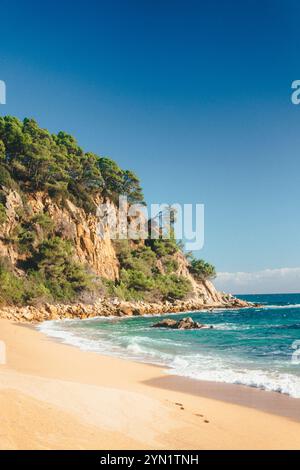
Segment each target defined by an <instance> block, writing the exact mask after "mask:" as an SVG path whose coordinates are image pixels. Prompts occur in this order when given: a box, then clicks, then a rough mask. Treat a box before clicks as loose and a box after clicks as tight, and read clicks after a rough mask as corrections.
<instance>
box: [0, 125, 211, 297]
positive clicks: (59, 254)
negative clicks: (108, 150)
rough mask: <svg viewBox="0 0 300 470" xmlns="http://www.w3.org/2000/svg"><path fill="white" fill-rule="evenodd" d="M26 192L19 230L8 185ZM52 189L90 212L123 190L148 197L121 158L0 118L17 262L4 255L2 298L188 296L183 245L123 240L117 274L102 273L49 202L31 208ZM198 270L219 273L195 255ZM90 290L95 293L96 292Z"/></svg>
mask: <svg viewBox="0 0 300 470" xmlns="http://www.w3.org/2000/svg"><path fill="white" fill-rule="evenodd" d="M12 190H13V191H15V192H16V193H17V194H18V195H19V196H20V197H21V199H22V201H23V202H22V206H20V207H18V209H17V215H16V217H15V220H14V224H13V229H12V230H11V231H9V232H8V231H7V230H5V226H6V222H7V220H8V204H7V194H8V191H12ZM37 193H41V194H46V195H48V196H49V198H50V199H51V200H52V201H55V204H57V205H58V206H59V207H66V206H67V201H71V203H73V204H74V205H75V206H76V207H78V208H82V210H83V211H84V213H85V214H86V217H87V218H88V217H89V216H90V215H93V214H95V210H96V203H95V200H96V198H97V197H102V198H108V199H109V200H110V201H112V202H113V203H114V204H116V205H117V203H118V197H119V195H126V196H127V198H128V201H129V203H135V202H139V203H144V198H143V193H142V189H141V185H140V182H139V179H138V177H137V176H136V175H135V173H134V172H132V171H129V170H123V169H121V168H120V167H119V166H118V164H117V163H116V162H114V161H113V160H111V159H109V158H107V157H100V156H98V155H96V154H94V153H90V152H84V151H83V150H82V149H81V148H80V147H79V146H78V144H77V142H76V140H75V139H74V137H72V136H71V135H69V134H67V133H65V132H59V133H58V134H50V133H49V132H48V131H47V130H44V129H41V128H40V127H39V126H38V124H37V123H36V122H35V121H34V120H32V119H24V121H23V122H22V121H20V120H19V119H17V118H15V117H10V116H6V117H0V229H1V228H3V230H0V242H1V244H2V245H3V246H5V247H6V253H10V252H11V251H13V253H17V256H14V261H13V262H12V260H11V259H8V258H7V257H4V256H2V257H1V256H0V303H12V304H20V305H22V304H26V303H34V302H45V301H50V302H51V301H72V300H75V299H78V298H80V297H81V298H84V296H87V295H88V296H90V297H91V296H93V295H98V294H99V292H101V293H103V292H105V293H106V294H109V295H114V296H118V297H120V298H122V299H125V300H131V299H134V300H149V301H150V300H153V299H155V300H171V301H172V300H176V299H185V298H186V297H187V296H188V295H189V294H190V292H191V290H192V286H191V281H190V279H188V277H187V276H182V275H179V274H178V261H177V254H178V253H179V252H180V251H181V246H180V245H179V244H178V243H177V242H176V240H175V239H174V238H173V237H171V238H170V239H168V240H164V239H161V238H159V239H156V240H150V239H149V240H146V241H145V243H141V242H136V241H125V240H123V241H117V242H115V244H114V249H115V253H116V256H117V260H118V263H119V266H118V269H119V278H118V279H115V280H108V279H100V278H99V276H97V275H96V273H95V272H93V269H91V266H90V265H89V264H88V263H86V264H84V263H82V262H81V263H80V262H79V261H78V259H76V257H75V256H74V254H75V253H74V248H75V246H74V237H73V238H72V236H69V235H68V230H65V229H64V230H62V229H61V227H59V226H58V224H57V221H56V220H55V218H53V217H51V214H49V213H48V211H47V207H42V209H41V211H40V212H38V213H37V212H34V213H33V212H32V210H31V209H30V207H29V204H28V200H29V198H30V195H34V194H37ZM190 272H191V273H192V275H193V276H194V277H195V278H197V279H200V280H203V279H208V278H211V277H213V276H214V274H215V271H214V268H213V267H212V266H211V265H209V264H208V263H205V262H202V261H199V260H193V261H192V262H191V265H190ZM90 297H89V298H90Z"/></svg>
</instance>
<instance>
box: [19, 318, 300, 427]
mask: <svg viewBox="0 0 300 470" xmlns="http://www.w3.org/2000/svg"><path fill="white" fill-rule="evenodd" d="M170 315H175V313H172V314H170ZM20 326H23V327H25V328H30V329H32V330H34V331H37V332H39V333H41V334H42V335H44V336H46V337H47V338H49V340H50V341H53V342H55V343H58V344H63V345H66V346H68V347H71V348H75V349H77V350H78V349H79V350H80V351H82V352H83V353H87V352H91V353H93V354H97V355H99V356H102V357H107V358H114V359H117V360H120V361H125V362H127V361H129V362H133V363H135V364H143V365H145V366H150V367H156V368H158V369H159V370H160V372H161V373H162V376H160V377H158V378H153V379H151V380H150V381H149V383H148V385H149V386H152V387H157V388H161V389H164V390H173V391H181V392H183V393H188V394H190V395H194V396H196V397H202V398H204V397H206V398H213V399H216V400H218V401H222V402H226V403H231V404H234V405H241V406H245V407H247V408H252V409H257V410H260V411H263V412H266V413H270V414H274V415H276V416H281V417H285V418H289V419H292V420H293V421H296V422H299V423H300V398H295V397H292V396H290V395H288V394H287V393H282V392H276V391H273V390H265V389H263V388H259V387H254V386H253V387H251V386H250V385H245V384H237V383H227V382H214V381H211V380H200V379H195V378H192V377H187V376H183V375H179V374H175V373H170V374H168V373H167V372H166V370H168V371H173V369H172V367H170V366H168V365H167V364H166V365H164V364H161V365H159V364H155V363H154V362H153V363H152V362H151V361H144V360H142V359H141V360H135V359H131V358H130V357H126V356H123V357H122V356H118V355H112V354H109V353H107V354H105V353H104V352H98V351H92V350H90V351H89V350H86V349H84V348H80V347H79V346H76V345H75V344H72V343H70V342H67V341H65V340H64V339H63V338H59V337H55V336H52V335H50V334H49V335H48V334H47V333H45V332H44V331H42V330H40V329H39V326H38V325H31V324H24V323H23V324H22V323H21V324H20Z"/></svg>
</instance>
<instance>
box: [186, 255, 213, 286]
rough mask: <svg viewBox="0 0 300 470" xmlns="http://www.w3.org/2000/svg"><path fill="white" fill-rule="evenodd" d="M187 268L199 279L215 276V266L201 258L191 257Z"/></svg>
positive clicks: (203, 279)
mask: <svg viewBox="0 0 300 470" xmlns="http://www.w3.org/2000/svg"><path fill="white" fill-rule="evenodd" d="M189 269H190V272H191V274H192V275H193V276H194V277H195V278H196V279H198V280H200V281H205V280H207V279H214V278H215V277H216V269H215V267H214V266H213V265H212V264H210V263H207V262H206V261H204V260H203V259H195V258H193V259H192V260H191V262H190V267H189Z"/></svg>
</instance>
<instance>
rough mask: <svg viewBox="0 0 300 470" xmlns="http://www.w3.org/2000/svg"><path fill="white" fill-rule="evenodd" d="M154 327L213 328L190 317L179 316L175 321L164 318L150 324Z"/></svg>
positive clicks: (180, 328)
mask: <svg viewBox="0 0 300 470" xmlns="http://www.w3.org/2000/svg"><path fill="white" fill-rule="evenodd" d="M152 326H153V327H154V328H172V329H176V330H195V329H203V328H213V326H207V325H203V324H202V323H199V322H197V321H194V320H193V319H192V318H191V317H185V318H181V319H180V320H178V321H176V320H173V319H171V318H166V319H164V320H161V321H159V322H158V323H155V324H154V325H152Z"/></svg>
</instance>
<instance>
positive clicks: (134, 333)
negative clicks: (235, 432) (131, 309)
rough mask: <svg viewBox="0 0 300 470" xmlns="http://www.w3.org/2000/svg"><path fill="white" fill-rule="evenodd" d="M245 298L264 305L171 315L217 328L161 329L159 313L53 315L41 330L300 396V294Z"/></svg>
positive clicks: (182, 372)
mask: <svg viewBox="0 0 300 470" xmlns="http://www.w3.org/2000/svg"><path fill="white" fill-rule="evenodd" d="M239 297H240V298H242V299H244V300H248V301H251V302H257V303H259V304H261V305H262V307H259V308H246V309H238V310H231V309H222V310H217V309H216V310H214V311H212V312H207V311H204V310H203V311H198V312H189V313H184V314H183V313H181V314H170V315H164V317H170V318H174V319H176V318H178V319H179V318H183V317H185V316H190V317H192V318H193V319H194V320H196V321H198V322H200V323H204V324H206V325H212V326H213V328H212V329H200V330H172V329H164V328H153V324H154V323H156V322H157V321H159V318H160V316H159V315H157V316H156V315H149V316H143V317H122V318H119V317H109V318H107V317H96V318H93V319H87V320H69V319H67V320H58V321H48V322H44V323H42V324H40V325H39V326H38V328H39V330H40V331H42V332H43V333H45V334H46V335H48V336H50V337H53V338H57V339H59V340H60V341H62V342H64V343H66V344H70V345H73V346H76V347H78V348H80V349H82V350H85V351H94V352H97V353H99V354H104V355H110V356H116V357H121V358H126V359H129V360H133V361H140V362H146V363H151V364H157V365H160V366H162V367H165V369H166V372H167V373H170V374H173V375H174V374H177V375H179V376H184V377H189V378H193V379H196V380H206V381H214V382H224V383H231V384H244V385H248V386H250V387H257V388H260V389H264V390H267V391H276V392H280V393H284V394H288V395H290V396H292V397H295V398H300V294H270V295H243V296H239Z"/></svg>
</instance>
